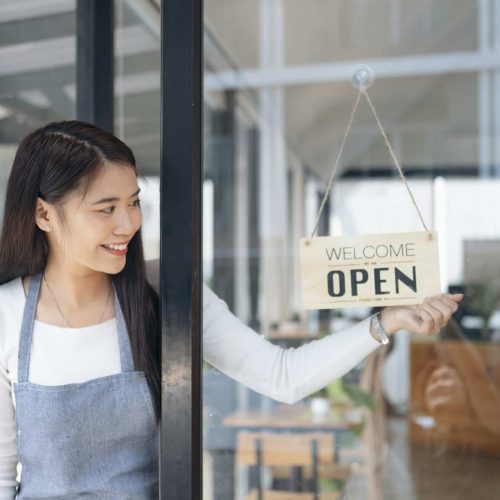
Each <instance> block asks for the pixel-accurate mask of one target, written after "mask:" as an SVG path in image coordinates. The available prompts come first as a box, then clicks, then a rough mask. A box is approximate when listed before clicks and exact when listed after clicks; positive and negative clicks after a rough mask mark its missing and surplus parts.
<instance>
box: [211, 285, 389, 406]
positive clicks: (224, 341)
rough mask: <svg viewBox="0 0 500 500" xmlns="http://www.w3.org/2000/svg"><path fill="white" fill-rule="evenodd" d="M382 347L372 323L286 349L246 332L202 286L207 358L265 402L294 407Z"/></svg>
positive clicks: (239, 321)
mask: <svg viewBox="0 0 500 500" xmlns="http://www.w3.org/2000/svg"><path fill="white" fill-rule="evenodd" d="M378 346H380V344H379V342H377V341H376V340H375V339H374V338H373V337H372V335H371V334H370V319H369V318H367V319H365V320H363V321H361V322H360V323H358V324H356V325H354V326H352V327H350V328H347V329H345V330H343V331H341V332H338V333H335V334H334V335H328V336H326V337H323V338H321V339H318V340H312V341H310V342H308V343H307V344H305V345H302V346H300V347H298V348H289V349H283V348H281V347H279V346H276V345H274V344H272V343H271V342H269V341H268V340H267V339H265V338H264V336H262V335H259V334H258V333H257V332H255V331H254V330H252V329H251V328H249V327H248V326H246V325H245V324H244V323H243V322H242V321H241V320H240V319H238V318H237V317H236V316H235V315H234V314H232V313H231V311H229V309H228V307H227V304H226V303H225V302H224V301H223V300H222V299H220V298H219V297H217V295H216V294H215V293H214V292H213V291H212V290H211V289H210V288H209V287H208V286H206V285H205V284H204V286H203V352H204V358H205V360H206V361H207V362H209V363H210V364H211V365H213V366H215V367H216V368H217V369H218V370H220V371H221V372H223V373H225V374H226V375H228V376H229V377H231V378H233V379H235V380H237V381H238V382H241V383H242V384H244V385H246V386H247V387H250V388H251V389H253V390H254V391H257V392H259V393H261V394H264V395H265V396H268V397H270V398H273V399H275V400H277V401H281V402H283V403H295V402H297V401H299V400H300V399H302V398H304V397H305V396H307V395H309V394H311V393H313V392H314V391H316V390H318V389H320V388H321V387H324V386H325V385H327V384H328V383H330V382H331V381H332V380H333V379H336V378H339V377H341V376H342V375H344V374H345V373H346V372H348V371H349V370H351V369H352V368H353V367H354V366H356V365H357V364H358V363H359V362H360V361H361V360H362V359H363V358H365V357H366V356H367V355H368V354H370V353H371V352H372V351H374V350H375V349H376V348H377V347H378Z"/></svg>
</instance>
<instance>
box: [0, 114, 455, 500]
mask: <svg viewBox="0 0 500 500" xmlns="http://www.w3.org/2000/svg"><path fill="white" fill-rule="evenodd" d="M137 178H138V171H137V168H136V166H135V158H134V155H133V154H132V152H131V150H130V149H129V148H128V147H127V146H126V145H125V144H124V143H123V142H122V141H120V140H119V139H117V138H116V137H114V136H113V135H112V134H109V133H107V132H105V131H103V130H101V129H99V128H97V127H95V126H93V125H91V124H88V123H84V122H80V121H64V122H59V123H49V124H48V125H46V126H44V127H42V128H40V129H38V130H36V131H34V132H33V133H31V134H29V135H28V136H27V137H25V138H24V139H23V141H22V142H21V144H20V146H19V148H18V150H17V153H16V156H15V159H14V163H13V167H12V171H11V173H10V177H9V180H8V185H7V193H6V202H5V211H4V221H3V228H2V235H1V241H0V499H7V498H8V499H11V498H13V496H14V495H15V490H16V486H17V482H16V464H17V462H18V461H19V462H20V463H21V465H22V474H21V480H20V484H19V488H18V498H21V499H22V498H30V499H33V498H42V497H43V498H47V497H49V498H50V497H60V496H61V497H62V496H68V498H69V497H71V498H74V497H76V496H79V495H83V494H85V493H88V494H92V495H93V496H92V497H93V498H110V497H113V495H117V496H118V497H119V498H121V499H125V498H141V499H142V498H156V496H157V493H158V479H157V478H158V470H157V465H158V464H157V454H158V420H159V417H160V413H159V408H160V371H161V370H160V350H159V337H158V295H157V293H156V292H155V290H154V289H153V288H152V286H151V285H150V283H148V281H147V279H146V274H145V263H144V257H143V249H142V239H141V230H140V228H141V223H142V215H141V209H140V199H139V188H138V183H137ZM459 300H460V297H459V296H448V295H442V296H439V297H433V298H430V299H428V300H426V302H425V303H424V304H422V306H421V307H419V308H416V307H392V308H386V309H385V310H384V311H383V313H382V316H381V319H382V326H383V327H384V329H385V330H386V331H387V333H388V334H392V333H394V332H395V331H396V330H398V329H401V328H405V329H410V330H413V331H416V332H420V333H424V334H428V333H431V332H434V331H436V330H438V329H439V328H441V327H442V326H443V325H444V324H446V322H447V321H448V319H449V318H450V316H451V314H452V313H453V312H454V311H455V310H456V308H457V302H458V301H459ZM203 314H204V325H203V329H204V356H205V359H206V360H207V361H208V362H210V363H212V364H213V365H215V366H216V367H217V368H219V369H220V370H221V371H223V372H225V373H227V374H228V375H230V376H232V377H233V378H235V379H237V380H239V381H240V382H242V383H244V384H246V385H248V386H249V387H251V388H252V389H254V390H257V391H260V392H261V393H263V394H266V395H268V396H270V397H273V398H275V399H277V400H280V401H284V402H288V403H292V402H294V401H297V400H298V399H300V398H303V397H304V396H306V395H307V394H310V393H311V392H313V391H315V390H317V389H318V388H319V387H321V386H323V385H325V384H327V383H328V382H330V381H331V380H332V379H334V378H336V377H339V376H341V375H342V374H343V373H345V372H346V371H348V370H349V369H350V368H352V367H353V366H354V365H356V364H357V363H358V362H359V361H360V360H361V359H362V358H363V357H365V356H366V355H367V354H369V353H370V352H372V351H373V350H374V349H376V347H377V346H378V345H379V342H378V340H377V335H376V332H375V331H374V330H373V328H372V327H371V323H370V321H369V320H368V319H367V320H365V321H363V322H361V323H359V324H358V325H356V326H355V327H352V328H350V329H348V330H346V331H344V332H341V333H339V334H337V335H332V336H328V337H326V338H324V339H321V340H318V341H314V342H310V343H309V344H308V345H305V346H303V347H301V348H299V349H295V350H294V349H290V350H283V349H281V348H279V347H276V346H274V345H272V344H270V343H269V342H267V341H266V340H265V339H264V338H263V337H262V336H260V335H258V334H257V333H256V332H254V331H253V330H251V329H249V328H248V327H246V326H245V325H244V324H243V323H241V322H240V321H239V320H238V319H237V318H236V317H235V316H233V315H232V314H231V313H230V312H229V310H228V309H227V306H226V304H225V302H223V301H222V300H221V299H219V298H218V297H217V296H216V295H215V294H214V293H213V292H212V291H211V290H210V289H208V288H207V287H206V286H205V287H204V311H203Z"/></svg>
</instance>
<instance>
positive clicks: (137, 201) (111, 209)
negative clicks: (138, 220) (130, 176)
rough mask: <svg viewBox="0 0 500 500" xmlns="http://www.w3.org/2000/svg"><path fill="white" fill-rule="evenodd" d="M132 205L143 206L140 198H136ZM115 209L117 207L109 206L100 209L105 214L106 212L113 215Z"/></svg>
mask: <svg viewBox="0 0 500 500" xmlns="http://www.w3.org/2000/svg"><path fill="white" fill-rule="evenodd" d="M132 205H134V206H136V207H140V206H141V200H140V199H138V200H135V201H133V202H132ZM114 210H115V207H108V208H104V209H103V210H99V211H100V212H101V213H103V214H106V215H111V214H112V213H113V212H114Z"/></svg>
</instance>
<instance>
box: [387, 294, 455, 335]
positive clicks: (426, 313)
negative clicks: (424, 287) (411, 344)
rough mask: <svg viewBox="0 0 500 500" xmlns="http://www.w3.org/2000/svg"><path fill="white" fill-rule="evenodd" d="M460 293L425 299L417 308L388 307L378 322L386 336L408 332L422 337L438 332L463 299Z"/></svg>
mask: <svg viewBox="0 0 500 500" xmlns="http://www.w3.org/2000/svg"><path fill="white" fill-rule="evenodd" d="M463 297H464V296H463V294H462V293H454V294H448V293H443V294H441V295H434V296H432V297H427V298H426V299H425V300H424V301H423V302H422V304H420V305H418V306H389V307H385V308H384V309H382V312H381V313H380V321H381V323H382V327H383V328H384V330H385V331H386V332H387V334H393V333H395V332H397V331H398V330H409V331H411V332H414V333H420V334H422V335H431V334H436V333H438V332H439V330H440V329H441V328H443V326H445V325H446V323H448V321H449V320H450V318H451V315H452V314H453V313H454V312H455V311H456V310H457V309H458V303H459V302H460V301H461V300H462V299H463Z"/></svg>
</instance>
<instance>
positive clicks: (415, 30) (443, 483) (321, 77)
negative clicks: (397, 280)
mask: <svg viewBox="0 0 500 500" xmlns="http://www.w3.org/2000/svg"><path fill="white" fill-rule="evenodd" d="M498 7H499V6H498V5H497V2H468V1H465V0H464V1H454V0H453V1H452V0H450V1H438V0H427V1H425V2H420V3H415V2H411V1H408V0H386V1H382V2H376V3H374V2H368V1H364V0H356V1H352V2H342V1H340V0H321V1H320V0H287V1H283V0H261V1H258V0H246V1H245V2H229V3H228V2H220V1H216V0H207V1H206V2H205V31H206V33H205V75H204V80H205V123H204V125H205V128H204V139H205V142H204V155H205V165H204V166H205V179H206V181H205V192H204V193H205V200H204V219H205V226H204V227H205V235H204V237H205V241H204V278H205V283H206V284H208V285H209V286H210V288H211V289H212V290H213V292H214V293H215V294H216V296H218V297H219V298H220V299H222V300H223V301H224V302H226V304H227V306H228V308H229V310H230V311H231V312H232V313H233V314H234V316H229V313H228V312H227V311H225V309H224V307H223V305H222V303H221V302H219V301H218V300H217V297H216V296H213V295H212V294H210V295H209V297H210V303H211V304H212V305H211V306H210V307H211V309H210V311H209V314H206V315H205V321H206V320H207V318H208V319H209V320H210V323H205V325H204V335H205V344H204V349H205V361H206V364H205V370H204V379H203V384H204V395H203V396H204V457H203V459H204V485H205V493H204V498H205V500H212V499H214V500H215V499H216V500H226V499H227V500H229V499H237V500H241V499H244V498H247V495H249V494H251V493H252V491H255V490H256V489H258V488H259V485H260V487H261V488H263V489H265V490H281V491H283V492H284V491H299V490H303V491H312V489H313V486H314V483H315V481H314V474H313V472H312V471H313V470H314V467H313V465H312V464H311V462H310V461H311V460H312V457H314V456H316V457H317V460H318V469H317V479H318V481H317V484H318V487H319V488H320V490H322V491H324V492H334V491H337V492H344V493H345V496H346V498H367V499H382V498H383V499H390V498H397V499H400V498H405V499H406V498H408V499H410V498H411V499H425V500H427V499H439V500H441V499H443V498H453V499H461V498H463V499H465V498H469V497H471V496H474V497H475V498H493V497H495V495H496V492H497V491H498V490H499V488H500V482H499V480H498V475H497V474H496V470H497V468H498V466H499V465H500V427H499V426H498V424H497V420H498V418H497V415H498V412H499V411H500V357H499V356H500V344H499V340H500V320H499V318H500V312H499V311H500V302H499V299H500V293H499V291H500V287H499V283H500V259H499V257H498V255H500V253H499V250H500V246H499V245H500V243H499V242H500V231H499V226H498V224H496V223H495V214H496V213H497V212H498V209H499V208H500V207H499V206H498V201H497V199H498V196H497V192H498V189H499V188H500V180H499V179H500V148H499V146H498V140H497V137H498V134H499V132H500V106H499V102H500V96H499V94H498V89H499V88H500V87H499V83H500V66H499V65H498V47H499V43H500V42H499V41H500V30H499V29H498V26H499V23H498V22H497V21H498V16H499V14H500V8H498ZM358 64H367V65H369V66H370V67H371V68H372V69H373V71H374V73H375V83H374V84H373V86H371V87H370V88H369V90H368V94H369V96H370V99H371V100H372V102H373V104H374V106H375V108H376V111H377V114H378V117H379V119H380V121H381V123H382V124H383V127H384V129H385V131H386V132H387V137H388V140H389V142H390V144H391V145H392V148H393V150H394V152H395V155H396V157H397V158H398V160H399V162H400V164H401V165H402V167H403V169H404V171H405V173H406V176H407V181H408V185H409V187H410V188H411V190H412V192H413V194H414V197H415V200H416V202H417V204H418V206H419V208H420V211H421V213H422V217H423V219H424V221H425V222H426V224H427V226H428V227H429V228H432V229H434V230H436V231H437V232H438V234H439V254H440V281H441V289H442V292H450V293H452V292H463V293H464V294H465V297H464V299H463V301H462V303H461V305H460V308H459V310H458V311H457V312H456V313H455V314H454V315H453V317H452V319H451V320H450V321H449V322H448V324H447V325H446V326H445V327H443V328H441V330H440V331H439V333H438V334H436V335H430V336H422V335H418V334H415V333H412V332H411V331H410V330H409V329H405V328H401V329H400V331H399V332H398V333H397V334H396V335H394V336H393V337H392V338H391V344H390V346H389V349H385V348H382V347H381V348H378V349H375V348H374V349H373V350H369V349H367V350H366V352H365V353H364V354H363V355H362V354H360V353H361V351H362V348H361V347H359V346H360V345H364V346H367V345H368V343H369V342H371V337H370V336H369V333H368V322H367V320H366V319H367V318H368V317H369V315H370V314H371V313H372V312H373V311H372V310H371V309H369V308H339V309H331V310H320V311H317V310H316V311H314V310H312V311H308V310H305V309H304V307H303V305H302V300H301V289H300V284H301V283H300V273H299V271H300V269H299V239H300V238H301V237H304V236H309V235H310V233H311V231H312V229H313V226H314V224H315V220H316V215H317V213H318V210H319V207H320V203H321V201H322V199H323V195H324V193H325V190H326V188H327V182H328V179H329V176H330V173H331V171H332V168H333V166H334V164H335V161H336V158H337V155H338V153H339V149H340V147H341V144H342V140H343V137H344V133H345V130H346V126H347V124H348V121H349V117H350V114H351V111H352V109H353V105H354V102H355V100H356V95H357V94H356V90H355V89H354V88H353V86H352V85H351V83H350V81H351V74H352V69H353V68H354V67H355V66H356V65H358ZM325 207H326V208H325V210H324V212H323V215H322V217H321V219H320V222H319V232H318V234H319V235H341V234H343V235H361V234H372V233H387V232H407V231H420V230H422V225H421V222H420V220H419V218H418V217H417V214H416V213H415V207H414V206H413V205H412V202H411V200H410V198H409V196H408V193H407V191H406V189H405V186H404V185H403V183H402V182H401V179H400V177H399V174H398V171H397V169H396V167H395V165H394V164H393V161H392V159H391V156H390V154H389V151H388V149H387V146H386V144H385V143H384V141H383V140H382V137H381V134H380V131H379V129H378V128H377V122H376V121H375V118H374V116H373V114H372V112H371V110H370V107H369V106H368V105H367V103H366V101H365V100H364V99H362V100H361V103H360V106H359V109H358V111H357V113H356V116H355V119H354V121H353V125H352V130H351V132H350V134H349V137H348V139H347V141H346V144H345V148H344V150H343V154H342V156H341V158H340V161H339V169H338V172H337V175H336V178H335V180H334V183H333V188H332V191H331V193H330V197H329V200H328V203H327V204H326V205H325ZM363 335H364V337H363ZM359 338H364V341H363V342H364V343H363V342H360V344H358V347H357V348H354V347H353V346H354V344H355V343H356V339H359ZM368 351H370V352H368ZM348 352H349V354H348ZM353 352H355V354H353ZM325 359H326V361H325ZM329 360H331V362H330V361H329ZM347 360H349V361H347ZM337 367H338V370H337V371H336V368H337ZM326 374H328V375H326ZM318 433H319V435H317V434H318ZM283 436H285V440H284V441H282V440H281V438H283ZM313 442H315V443H316V452H313V448H312V446H313V444H312V443H313ZM258 450H260V467H259V466H258V456H259V451H258ZM325 450H327V451H325ZM328 450H329V451H328ZM323 454H324V455H323ZM308 460H309V462H308V463H309V465H307V464H306V463H305V462H307V461H308ZM276 462H277V463H276ZM293 465H296V466H297V468H293V467H292V466H293ZM311 498H312V497H311Z"/></svg>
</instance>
